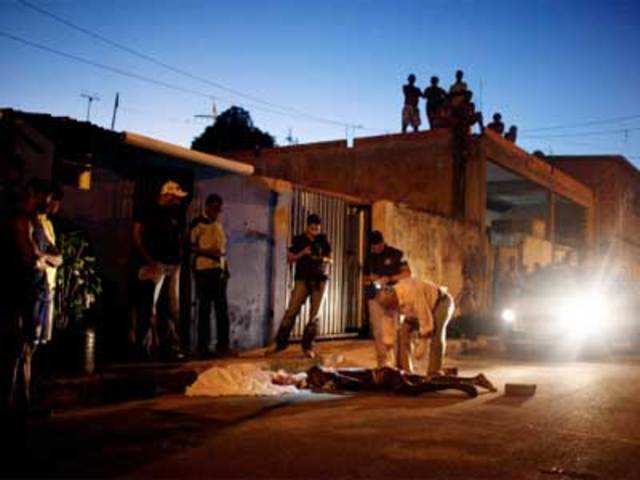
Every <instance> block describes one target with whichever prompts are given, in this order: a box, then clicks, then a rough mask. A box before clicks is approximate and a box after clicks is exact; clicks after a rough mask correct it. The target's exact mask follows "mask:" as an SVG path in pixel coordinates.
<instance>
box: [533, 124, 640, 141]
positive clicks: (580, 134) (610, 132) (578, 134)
mask: <svg viewBox="0 0 640 480" xmlns="http://www.w3.org/2000/svg"><path fill="white" fill-rule="evenodd" d="M637 130H640V127H634V128H621V129H617V130H598V131H591V132H576V133H559V134H543V135H522V137H523V138H543V139H544V138H565V137H590V136H594V135H615V134H619V133H623V134H627V133H629V132H635V131H637Z"/></svg>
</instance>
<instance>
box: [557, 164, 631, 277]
mask: <svg viewBox="0 0 640 480" xmlns="http://www.w3.org/2000/svg"><path fill="white" fill-rule="evenodd" d="M551 161H552V163H553V165H555V166H557V167H558V168H561V169H562V170H564V171H566V172H567V173H569V174H571V175H573V176H574V177H576V178H577V179H579V180H580V181H582V182H584V183H585V184H587V185H589V186H591V187H592V188H593V190H594V193H595V196H596V208H595V213H594V220H595V234H596V238H597V242H596V245H597V250H596V253H597V254H598V256H599V258H607V261H608V265H609V266H610V267H612V269H613V270H615V271H618V272H620V273H621V274H623V275H627V276H630V277H633V278H635V279H637V280H640V240H638V239H639V238H640V172H638V170H637V169H636V168H635V167H634V166H633V165H631V164H630V163H629V162H628V161H627V160H626V159H625V158H624V157H620V156H615V155H603V156H596V155H594V156H564V157H563V156H559V157H551ZM613 270H612V271H613Z"/></svg>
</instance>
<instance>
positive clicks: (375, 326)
mask: <svg viewBox="0 0 640 480" xmlns="http://www.w3.org/2000/svg"><path fill="white" fill-rule="evenodd" d="M369 245H370V248H371V250H370V252H369V254H368V255H367V258H366V261H365V265H364V275H365V279H364V280H365V283H366V284H369V285H370V284H372V283H373V282H375V283H376V284H377V285H378V286H387V285H393V284H394V283H395V282H397V281H398V280H400V279H401V278H405V277H409V276H411V270H410V269H409V265H408V264H407V262H406V261H405V260H404V254H403V253H402V251H401V250H398V249H397V248H393V247H391V246H389V245H387V244H386V243H385V241H384V237H383V236H382V233H380V232H379V231H377V230H374V231H373V232H371V234H370V235H369ZM367 304H368V307H369V322H370V324H371V328H372V330H373V339H374V342H375V348H376V356H377V359H378V366H379V367H395V366H396V363H397V361H398V359H397V358H396V360H395V361H394V355H395V353H396V352H395V350H396V341H397V334H398V327H399V318H398V315H397V314H396V313H389V312H387V311H385V309H384V308H382V307H381V305H380V304H379V303H378V302H377V301H376V300H375V297H373V298H371V296H370V298H368V300H367ZM395 356H396V357H397V355H395Z"/></svg>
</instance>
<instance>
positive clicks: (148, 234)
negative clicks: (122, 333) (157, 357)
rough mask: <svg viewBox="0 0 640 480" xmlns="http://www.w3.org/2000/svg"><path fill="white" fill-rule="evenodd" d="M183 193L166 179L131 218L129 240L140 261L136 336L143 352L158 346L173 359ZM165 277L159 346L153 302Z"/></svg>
mask: <svg viewBox="0 0 640 480" xmlns="http://www.w3.org/2000/svg"><path fill="white" fill-rule="evenodd" d="M186 196H187V193H186V192H185V191H183V190H182V189H181V188H180V185H178V184H177V183H176V182H173V181H168V182H166V183H165V184H164V185H163V186H162V189H161V191H160V194H159V195H158V197H157V199H156V202H155V203H154V204H152V205H150V206H149V207H148V208H147V209H146V210H144V211H141V212H140V213H139V215H138V216H137V218H135V219H134V223H133V243H134V246H135V250H136V253H137V256H138V259H139V261H140V263H141V266H140V267H139V268H138V270H137V277H138V280H139V281H140V282H141V292H140V295H141V297H142V298H141V299H140V314H139V316H138V318H139V325H138V326H137V327H138V332H137V333H138V335H137V336H138V338H139V340H140V341H141V342H142V347H143V349H144V351H145V353H146V354H151V353H153V351H154V350H155V349H156V348H157V347H160V346H161V347H162V349H163V353H165V354H167V355H170V356H173V357H174V358H180V357H182V356H183V355H182V353H181V352H180V349H179V344H180V341H179V337H178V333H177V330H176V323H177V322H178V320H179V318H180V264H181V262H182V245H183V233H184V225H183V221H182V217H183V213H182V208H181V201H182V200H183V199H184V197H186ZM165 280H167V281H168V282H169V292H168V293H169V313H170V318H169V319H168V321H167V324H166V328H165V329H164V339H163V345H160V341H159V338H158V332H157V324H158V322H157V305H158V300H159V297H160V293H161V291H162V286H163V284H164V282H165ZM134 328H135V327H134ZM132 336H133V337H135V336H136V335H132Z"/></svg>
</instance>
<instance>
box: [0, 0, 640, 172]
mask: <svg viewBox="0 0 640 480" xmlns="http://www.w3.org/2000/svg"><path fill="white" fill-rule="evenodd" d="M29 1H31V2H32V3H35V4H37V5H40V6H42V7H43V8H45V9H47V10H49V11H51V12H53V13H55V14H57V15H59V16H61V17H64V18H66V19H68V20H70V21H72V22H74V23H76V24H78V25H81V26H83V27H85V28H87V29H90V30H92V31H95V32H96V33H100V34H101V35H104V36H106V37H108V38H110V39H112V40H114V41H118V42H121V43H123V44H125V45H127V46H129V47H131V48H134V49H136V50H139V51H141V52H144V53H146V54H148V55H151V56H154V57H155V58H158V59H159V60H162V61H163V62H165V63H168V64H171V65H174V66H176V67H179V68H181V69H184V70H188V71H190V72H192V73H193V74H195V75H198V76H201V77H206V78H208V79H211V80H212V81H215V82H219V83H222V84H224V85H227V86H229V87H231V88H234V89H236V90H239V91H243V92H246V93H248V94H250V95H253V96H256V97H260V98H262V99H265V100H268V101H270V102H273V103H276V104H281V105H286V106H289V107H295V108H297V109H299V110H303V111H305V112H308V113H309V114H312V115H315V116H319V117H324V118H328V119H335V120H337V121H339V122H345V123H353V124H361V125H363V126H364V127H366V128H367V130H362V131H358V132H357V133H356V135H357V136H363V135H372V134H376V133H384V132H397V131H398V130H399V123H400V110H401V105H402V96H401V85H402V84H403V83H404V81H405V79H406V77H407V74H408V73H411V72H414V73H415V74H416V75H417V77H418V84H419V85H420V86H424V85H425V84H426V83H427V82H428V78H429V77H430V76H431V75H433V74H436V75H438V76H440V78H441V82H442V84H443V85H444V86H447V87H448V85H449V84H450V83H451V80H452V77H453V73H454V71H455V70H456V69H458V68H462V69H463V70H464V71H465V72H466V76H467V81H468V83H469V86H470V87H471V88H472V89H473V90H474V92H475V101H476V104H477V105H478V106H482V110H483V112H484V114H485V117H487V118H488V117H490V115H491V113H493V112H494V111H496V110H499V111H500V112H502V114H503V118H504V120H505V123H506V124H507V126H508V125H509V124H511V123H514V124H516V125H518V127H519V129H520V130H521V133H520V139H519V143H520V144H521V145H522V146H523V147H524V148H526V149H529V150H533V149H536V148H540V149H542V150H544V151H545V152H549V151H551V152H553V153H621V154H624V155H627V156H628V157H629V158H630V160H632V161H634V163H636V164H637V163H640V55H638V52H637V49H638V46H639V45H640V2H637V1H619V2H612V1H600V2H591V1H568V0H555V1H513V0H512V1H508V2H497V1H471V0H467V1H461V2H455V1H444V0H443V1H439V0H438V1H436V0H434V1H429V0H422V1H408V0H407V1H382V0H379V1H345V0H343V1H329V0H323V1H300V0H298V1H270V2H266V1H264V2H260V1H251V0H242V1H235V2H230V1H190V0H184V1H178V0H175V1H159V0H155V1H131V0H126V1H125V0H115V1H102V2H98V1H70V0H67V1H44V0H29ZM0 31H2V32H5V33H10V34H13V35H17V36H20V37H23V38H25V39H28V40H30V41H33V42H37V43H41V44H45V45H47V46H49V47H51V48H56V49H59V50H62V51H65V52H68V53H72V54H75V55H79V56H82V57H86V58H88V59H91V60H94V61H98V62H102V63H105V64H108V65H112V66H114V67H118V68H121V69H124V70H128V71H131V72H135V73H137V74H140V75H145V76H150V77H153V78H155V79H158V80H161V81H164V82H169V83H171V84H175V85H179V86H182V87H184V88H188V89H194V90H198V91H201V92H203V93H206V94H210V95H212V96H214V97H216V103H217V106H218V110H220V111H221V110H223V109H225V108H227V107H228V106H229V105H230V104H232V103H234V104H239V105H243V104H246V103H251V104H253V103H255V102H249V101H247V100H245V99H242V98H239V97H236V96H234V95H231V94H229V93H227V92H224V91H222V90H219V89H216V88H213V87H211V86H209V85H206V84H203V83H200V82H198V81H195V80H191V79H188V78H185V77H182V76H180V75H178V74H176V73H173V72H170V71H167V70H164V69H162V68H160V67H158V66H156V65H153V64H150V63H147V62H145V61H143V60H141V59H139V58H136V57H134V56H131V55H129V54H127V53H125V52H122V51H119V50H116V49H114V48H112V47H109V46H107V45H104V44H102V43H100V42H98V41H96V40H94V39H92V38H90V37H87V36H85V35H83V34H82V33H79V32H77V31H74V30H71V29H69V28H68V27H66V26H64V25H61V24H60V23H57V22H55V21H54V20H52V19H50V18H47V17H45V16H42V15H40V14H38V13H36V12H34V11H32V10H30V9H28V8H26V7H25V6H24V5H21V4H20V3H19V2H17V1H13V0H0ZM0 69H1V72H2V80H1V87H2V88H0V106H3V107H13V108H17V109H21V110H26V111H38V112H49V113H52V114H55V115H67V116H71V117H75V118H79V119H83V118H84V116H85V110H86V101H85V100H84V99H83V98H81V97H80V93H81V92H83V91H87V92H92V93H94V92H95V93H97V94H98V95H99V96H100V97H101V101H100V102H98V103H96V104H94V107H93V113H92V120H93V121H94V122H95V123H97V124H99V125H102V126H108V125H109V123H110V120H111V111H112V106H113V99H114V96H115V93H116V92H120V95H121V107H122V108H121V110H120V112H119V115H118V121H117V125H116V129H117V130H130V131H134V132H139V133H143V134H147V135H151V136H154V137H158V138H161V139H164V140H167V141H171V142H175V143H178V144H182V145H185V146H188V145H189V144H190V142H191V140H192V139H193V137H194V136H196V135H197V134H199V133H200V132H201V131H202V130H203V129H204V127H205V125H206V124H205V123H204V122H203V121H202V120H195V119H194V118H193V115H194V114H201V113H209V111H210V110H211V105H210V103H209V102H208V100H207V99H206V98H204V97H199V96H196V95H192V94H187V93H179V92H175V91H171V90H167V89H164V88H162V87H159V86H154V85H147V84H145V83H143V82H141V81H138V80H134V79H130V78H123V77H121V76H119V75H117V74H115V73H109V72H105V71H101V70H98V69H96V68H94V67H91V66H87V65H83V64H79V63H76V62H73V61H70V60H67V59H64V58H60V57H57V56H55V55H52V54H50V53H46V52H42V51H39V50H36V49H33V48H31V47H28V46H24V45H20V44H18V43H15V42H14V41H12V40H9V39H7V38H3V37H0ZM247 108H248V110H249V111H250V112H251V114H252V117H253V119H254V122H255V124H256V125H257V126H259V127H261V128H263V129H266V130H267V131H269V132H271V133H272V134H274V135H275V136H276V138H277V141H278V142H279V143H284V142H285V140H284V138H285V136H286V135H287V131H288V129H289V128H291V129H292V130H293V136H294V137H297V138H298V139H299V141H300V142H310V141H318V140H327V139H335V138H344V136H345V128H344V127H343V126H336V125H328V124H323V123H316V122H314V121H311V120H309V119H305V118H297V117H295V116H294V117H292V116H288V115H279V114H275V113H271V112H267V111H261V110H257V109H256V108H255V107H252V106H248V107H247ZM423 111H424V109H423ZM633 115H636V116H637V118H635V119H631V120H627V121H615V122H609V123H602V124H594V125H591V126H584V127H579V128H572V129H553V130H545V131H538V132H527V129H532V128H539V127H547V126H550V127H553V126H556V125H566V124H574V123H580V122H585V121H591V120H600V119H609V118H618V117H626V116H633ZM425 123H426V122H425ZM625 129H627V130H628V131H627V133H626V134H625V133H623V132H619V133H611V131H612V130H613V131H618V130H625ZM634 129H635V130H634ZM585 132H586V133H587V134H588V135H580V134H581V133H585ZM527 134H528V135H534V134H537V135H546V136H547V137H545V138H532V137H530V136H529V137H527ZM552 135H553V136H552Z"/></svg>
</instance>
